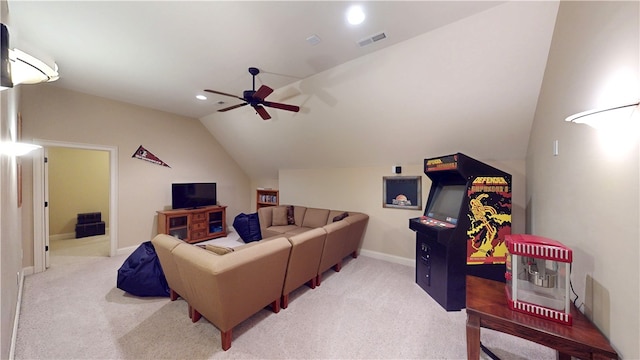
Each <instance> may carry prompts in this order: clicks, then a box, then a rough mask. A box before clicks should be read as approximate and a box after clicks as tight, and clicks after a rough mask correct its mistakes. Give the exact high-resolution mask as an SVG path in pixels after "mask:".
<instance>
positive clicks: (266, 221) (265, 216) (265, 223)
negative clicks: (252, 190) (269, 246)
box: [258, 206, 273, 237]
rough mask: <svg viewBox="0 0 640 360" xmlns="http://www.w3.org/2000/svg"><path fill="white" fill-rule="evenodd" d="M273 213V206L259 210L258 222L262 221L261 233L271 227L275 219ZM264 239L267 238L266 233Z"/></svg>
mask: <svg viewBox="0 0 640 360" xmlns="http://www.w3.org/2000/svg"><path fill="white" fill-rule="evenodd" d="M272 211H273V206H267V207H263V208H260V209H258V221H260V230H261V231H264V230H266V229H267V228H268V227H269V226H271V223H272V219H273V214H272ZM262 237H265V236H264V233H263V235H262Z"/></svg>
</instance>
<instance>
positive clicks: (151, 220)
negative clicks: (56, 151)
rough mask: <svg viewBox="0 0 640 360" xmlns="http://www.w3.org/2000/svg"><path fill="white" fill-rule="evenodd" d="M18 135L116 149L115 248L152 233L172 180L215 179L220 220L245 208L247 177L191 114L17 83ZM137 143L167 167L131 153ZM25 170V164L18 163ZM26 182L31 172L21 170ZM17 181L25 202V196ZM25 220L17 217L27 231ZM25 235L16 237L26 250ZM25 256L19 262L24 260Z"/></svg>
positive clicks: (145, 238)
mask: <svg viewBox="0 0 640 360" xmlns="http://www.w3.org/2000/svg"><path fill="white" fill-rule="evenodd" d="M22 94H23V95H22V101H21V107H22V113H23V123H24V137H25V138H26V139H33V138H38V139H43V140H55V141H63V142H72V143H85V144H95V145H107V146H117V147H118V190H119V194H118V203H119V206H118V212H117V213H118V234H117V235H118V237H117V238H118V243H117V247H118V248H126V247H130V246H135V245H137V244H140V243H141V242H143V241H148V240H150V239H151V237H153V236H154V235H155V234H156V229H157V214H156V211H158V210H163V209H166V208H170V206H171V183H172V182H191V181H201V182H205V181H206V182H208V181H211V182H217V183H218V188H217V190H218V201H219V203H221V204H223V205H227V206H228V208H227V221H229V222H232V221H233V218H234V217H235V215H236V214H238V213H239V212H247V211H248V210H249V205H250V197H249V191H248V189H249V186H250V181H249V178H248V177H247V175H246V174H245V173H244V172H243V171H242V169H240V168H239V167H238V165H237V164H236V162H235V161H233V160H232V159H231V158H230V157H229V155H228V154H227V153H226V152H225V151H224V150H223V149H222V148H221V147H220V145H219V144H218V142H217V141H216V140H215V139H214V138H213V137H212V136H211V134H209V132H208V131H207V130H206V129H205V128H204V126H203V125H202V123H201V122H200V121H198V120H197V119H191V118H186V117H182V116H178V115H173V114H169V113H165V112H161V111H156V110H150V109H146V108H142V107H139V106H134V105H130V104H126V103H122V102H117V101H112V100H107V99H104V98H99V97H95V96H90V95H86V94H82V93H77V92H73V91H68V90H64V89H61V88H58V87H56V86H55V85H53V84H43V85H39V86H32V87H27V86H25V87H24V89H23V92H22ZM140 145H142V146H144V147H145V148H146V149H147V150H148V151H150V152H152V153H153V154H154V155H156V156H157V157H159V158H160V159H161V160H162V161H164V162H165V163H167V164H168V165H169V166H170V167H163V166H160V165H156V164H152V163H150V162H147V161H143V160H140V159H136V158H132V155H133V154H134V152H135V151H136V150H137V148H138V147H139V146H140ZM26 168H30V166H26ZM25 178H27V179H29V181H30V179H31V173H30V172H29V174H27V172H25ZM30 186H31V184H29V185H26V186H25V190H26V191H25V203H26V204H28V203H29V201H31V193H30V189H31V188H30ZM32 221H33V220H32V218H29V219H26V218H25V224H26V225H25V226H24V227H23V229H25V231H29V229H30V226H31V227H32V225H31V224H32ZM32 241H33V240H32V234H30V236H29V237H26V238H25V240H24V247H25V249H27V248H29V250H30V251H31V252H32V251H33V244H32ZM32 258H33V254H32V253H31V257H30V258H29V259H25V266H28V265H30V263H29V261H30V260H31V261H32Z"/></svg>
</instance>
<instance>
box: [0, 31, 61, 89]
mask: <svg viewBox="0 0 640 360" xmlns="http://www.w3.org/2000/svg"><path fill="white" fill-rule="evenodd" d="M1 25H2V26H0V28H1V30H2V44H1V50H2V51H1V54H2V68H1V69H2V84H1V86H0V90H5V89H8V88H12V87H14V86H15V85H19V84H39V83H43V82H49V81H56V80H58V78H59V75H58V66H57V65H56V64H53V68H52V67H51V66H49V65H47V64H45V63H44V62H42V61H41V60H38V59H37V58H35V57H33V56H31V55H29V54H27V53H25V52H24V51H21V50H18V49H9V30H7V27H6V26H5V25H4V24H1Z"/></svg>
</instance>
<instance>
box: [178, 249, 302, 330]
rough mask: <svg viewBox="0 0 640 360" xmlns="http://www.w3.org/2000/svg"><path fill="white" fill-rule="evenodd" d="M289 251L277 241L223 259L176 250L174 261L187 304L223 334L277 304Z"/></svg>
mask: <svg viewBox="0 0 640 360" xmlns="http://www.w3.org/2000/svg"><path fill="white" fill-rule="evenodd" d="M290 249H291V244H290V243H289V241H288V240H287V239H286V238H284V237H282V238H278V239H274V240H269V241H265V242H262V243H260V244H256V245H254V246H251V247H247V248H245V249H242V250H241V251H234V252H231V253H228V254H225V255H217V254H215V253H212V252H209V251H206V250H204V249H201V248H199V247H197V246H181V247H178V248H176V249H175V251H174V256H175V260H176V264H177V267H178V271H179V273H180V277H181V279H182V281H183V282H184V283H185V285H186V291H187V293H188V294H189V295H188V296H189V304H190V305H191V306H192V307H193V308H194V309H195V310H196V311H197V312H199V313H200V314H202V315H203V316H204V317H205V318H206V319H207V320H209V321H210V322H211V323H213V324H214V325H215V326H216V327H217V328H218V329H220V331H223V332H226V331H229V330H231V329H232V328H233V327H234V326H236V325H238V324H239V323H240V322H242V321H244V320H246V319H247V318H249V317H250V316H251V315H253V314H255V313H257V312H258V311H260V310H261V309H262V308H264V307H265V306H267V305H269V304H270V303H273V302H274V301H276V300H278V299H279V298H280V295H281V293H282V286H283V283H284V276H285V272H286V267H287V262H288V259H289V252H290Z"/></svg>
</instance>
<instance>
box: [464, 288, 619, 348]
mask: <svg viewBox="0 0 640 360" xmlns="http://www.w3.org/2000/svg"><path fill="white" fill-rule="evenodd" d="M466 280H467V290H466V291H467V294H466V295H467V358H468V359H472V360H476V359H479V358H480V328H482V327H484V328H487V329H492V330H495V331H499V332H503V333H505V334H510V335H513V336H517V337H520V338H523V339H527V340H530V341H533V342H536V343H538V344H541V345H544V346H548V347H550V348H553V349H556V350H557V351H558V359H563V360H564V359H566V360H570V359H571V356H575V357H577V358H580V359H617V358H618V353H617V352H616V351H615V350H614V349H613V347H612V346H611V344H610V343H609V341H608V340H607V339H606V338H605V337H604V335H602V333H601V332H600V331H599V330H598V329H597V328H596V327H595V326H594V325H593V323H592V322H591V321H589V319H587V317H586V316H584V314H582V313H581V312H580V311H578V309H576V308H575V306H573V304H571V316H572V317H573V325H572V326H568V325H564V324H559V323H556V322H553V321H549V320H544V319H540V318H537V317H535V316H532V315H528V314H523V313H520V312H516V311H513V310H511V309H509V305H508V304H507V297H506V295H505V290H504V283H501V282H498V281H493V280H487V279H483V278H479V277H475V276H467V278H466Z"/></svg>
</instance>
